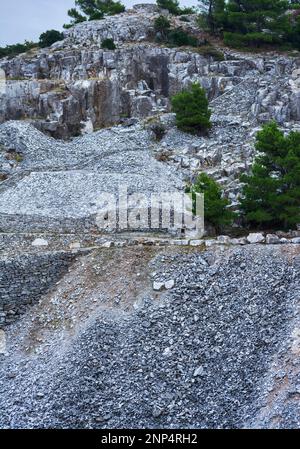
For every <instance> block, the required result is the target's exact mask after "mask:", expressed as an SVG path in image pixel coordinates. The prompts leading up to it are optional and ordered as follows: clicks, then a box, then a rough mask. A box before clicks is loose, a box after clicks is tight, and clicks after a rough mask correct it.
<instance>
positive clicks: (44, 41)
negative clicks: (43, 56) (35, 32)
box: [39, 30, 64, 48]
mask: <svg viewBox="0 0 300 449" xmlns="http://www.w3.org/2000/svg"><path fill="white" fill-rule="evenodd" d="M63 39H64V35H63V33H60V32H59V31H56V30H48V31H45V33H42V34H41V35H40V40H39V46H40V47H41V48H44V47H50V46H51V45H52V44H54V43H55V42H58V41H61V40H63Z"/></svg>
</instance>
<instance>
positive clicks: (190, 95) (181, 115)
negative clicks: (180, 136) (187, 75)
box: [171, 83, 211, 134]
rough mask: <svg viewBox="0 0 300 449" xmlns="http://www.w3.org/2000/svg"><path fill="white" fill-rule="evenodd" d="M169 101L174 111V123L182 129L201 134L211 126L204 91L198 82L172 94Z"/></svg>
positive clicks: (209, 112)
mask: <svg viewBox="0 0 300 449" xmlns="http://www.w3.org/2000/svg"><path fill="white" fill-rule="evenodd" d="M171 102H172V110H173V112H175V113H176V124H177V126H178V128H179V129H181V130H182V131H185V132H189V133H192V134H202V133H205V132H206V131H207V130H208V129H209V128H210V127H211V122H210V116H211V111H210V110H209V108H208V100H207V98H206V93H205V90H204V89H203V88H202V87H201V86H200V85H199V84H198V83H194V84H192V85H191V87H190V89H187V90H183V91H182V92H180V93H179V94H177V95H174V96H173V97H172V99H171Z"/></svg>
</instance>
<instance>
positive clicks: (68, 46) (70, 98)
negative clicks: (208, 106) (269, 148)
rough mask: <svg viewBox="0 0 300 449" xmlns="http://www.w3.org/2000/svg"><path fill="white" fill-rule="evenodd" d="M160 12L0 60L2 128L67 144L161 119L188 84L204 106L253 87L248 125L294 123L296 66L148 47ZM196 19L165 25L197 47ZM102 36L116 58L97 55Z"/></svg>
mask: <svg viewBox="0 0 300 449" xmlns="http://www.w3.org/2000/svg"><path fill="white" fill-rule="evenodd" d="M160 13H161V12H158V11H157V8H156V7H150V6H149V5H148V6H142V7H138V8H135V9H134V10H132V11H128V12H126V13H124V14H120V15H117V16H114V17H108V18H106V19H104V20H100V21H92V22H87V23H82V24H79V25H77V26H75V27H74V28H72V29H70V30H69V31H67V32H66V36H65V40H64V41H61V42H58V43H56V44H54V45H53V46H52V47H51V48H49V49H43V50H40V51H34V50H33V51H31V52H29V53H28V54H25V55H20V56H18V57H16V58H14V59H11V60H5V59H4V60H2V61H1V63H0V67H2V69H4V71H5V73H6V77H7V80H8V81H7V86H6V94H5V95H2V97H0V104H1V108H0V110H1V112H0V122H1V121H4V120H9V119H31V120H33V121H34V123H35V125H36V126H37V127H39V128H40V129H41V130H43V131H46V132H48V133H50V134H51V135H53V136H55V137H63V138H65V137H69V136H72V135H77V134H79V133H81V132H85V131H91V130H93V129H97V128H99V127H102V126H107V125H112V124H113V123H116V122H119V121H122V120H123V121H124V119H126V118H130V117H138V118H144V117H147V116H151V115H153V114H155V113H157V112H166V111H168V110H169V98H170V96H171V95H173V94H174V93H176V92H178V91H180V90H181V89H182V88H184V87H186V86H187V85H188V84H190V83H191V82H194V81H198V82H200V83H201V84H202V85H203V86H204V87H205V89H206V90H207V93H208V96H209V98H210V99H214V98H216V97H218V96H219V95H222V94H223V93H224V92H226V91H228V90H229V89H231V88H232V87H233V86H235V85H237V84H239V83H241V82H243V81H245V82H248V81H251V82H252V83H253V84H254V91H255V95H254V98H253V102H252V103H251V105H250V109H251V113H252V117H253V118H254V119H257V120H258V122H263V121H266V120H269V119H270V118H276V119H277V120H278V121H279V122H280V123H284V122H285V121H290V120H298V119H299V118H300V106H299V92H298V91H297V92H296V91H295V87H294V85H292V84H291V83H290V81H291V78H292V76H295V77H296V80H297V79H298V78H297V76H298V75H297V73H298V72H297V70H298V69H299V61H297V60H295V59H289V58H285V57H273V56H263V55H257V56H254V57H251V56H245V55H241V54H238V53H234V52H229V51H226V52H225V54H224V57H225V61H221V62H220V61H219V62H218V61H215V60H214V58H213V57H209V56H208V57H204V56H202V55H201V48H200V50H199V52H198V51H197V50H191V49H190V50H188V49H174V48H164V47H161V46H158V45H156V44H153V38H154V29H153V22H154V19H155V18H156V17H157V16H158V14H160ZM195 19H196V16H189V20H190V22H181V21H180V19H178V18H172V19H171V20H172V21H173V25H174V26H177V27H178V26H181V27H183V28H185V29H188V30H189V32H192V33H194V34H195V35H197V36H198V38H199V39H200V40H201V39H202V35H201V32H200V31H199V29H198V27H197V26H196V24H195ZM107 37H109V38H113V39H114V40H115V42H116V43H117V47H118V48H117V50H116V51H107V50H102V49H101V42H102V41H103V39H105V38H107ZM149 41H152V43H149ZM296 82H297V81H296ZM271 90H272V91H271ZM238 107H239V104H237V108H238Z"/></svg>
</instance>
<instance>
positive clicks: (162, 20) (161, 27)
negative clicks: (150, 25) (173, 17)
mask: <svg viewBox="0 0 300 449" xmlns="http://www.w3.org/2000/svg"><path fill="white" fill-rule="evenodd" d="M170 28H171V24H170V22H169V20H168V19H167V18H166V17H164V16H159V17H157V19H155V21H154V29H155V31H156V32H157V33H159V34H160V36H161V38H162V39H163V40H166V39H167V36H168V33H169V31H170Z"/></svg>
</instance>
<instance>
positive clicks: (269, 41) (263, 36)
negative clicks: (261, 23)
mask: <svg viewBox="0 0 300 449" xmlns="http://www.w3.org/2000/svg"><path fill="white" fill-rule="evenodd" d="M279 43H280V41H279V40H278V38H277V37H276V36H275V35H272V34H267V33H247V34H240V33H229V32H225V33H224V44H225V45H229V46H230V47H234V48H244V47H249V46H250V47H257V48H258V47H261V46H265V45H273V44H279Z"/></svg>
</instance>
